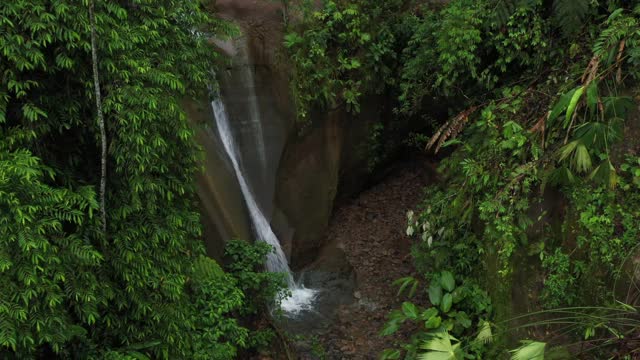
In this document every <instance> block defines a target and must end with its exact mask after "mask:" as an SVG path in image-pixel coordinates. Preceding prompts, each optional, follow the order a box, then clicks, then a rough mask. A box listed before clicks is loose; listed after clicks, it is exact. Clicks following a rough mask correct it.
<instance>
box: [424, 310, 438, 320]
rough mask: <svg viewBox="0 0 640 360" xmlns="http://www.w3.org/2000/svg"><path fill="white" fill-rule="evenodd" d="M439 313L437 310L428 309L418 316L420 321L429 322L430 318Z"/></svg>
mask: <svg viewBox="0 0 640 360" xmlns="http://www.w3.org/2000/svg"><path fill="white" fill-rule="evenodd" d="M438 313H439V311H438V309H436V308H434V307H432V308H428V309H427V310H425V311H423V312H422V314H421V315H420V318H421V319H422V320H429V319H431V318H432V317H434V316H436V315H438Z"/></svg>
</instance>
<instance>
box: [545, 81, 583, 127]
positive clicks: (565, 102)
mask: <svg viewBox="0 0 640 360" xmlns="http://www.w3.org/2000/svg"><path fill="white" fill-rule="evenodd" d="M576 90H577V89H573V90H571V91H569V92H568V93H566V94H563V95H562V96H560V99H558V102H557V103H556V104H555V106H554V107H553V108H552V109H551V111H550V112H549V116H548V120H549V124H552V123H553V120H555V119H556V118H557V117H559V116H560V114H562V113H563V112H565V111H566V110H567V107H568V106H569V102H571V98H572V97H573V94H575V92H576Z"/></svg>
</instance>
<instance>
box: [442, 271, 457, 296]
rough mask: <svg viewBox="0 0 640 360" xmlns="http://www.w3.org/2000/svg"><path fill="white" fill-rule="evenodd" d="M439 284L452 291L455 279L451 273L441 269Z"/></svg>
mask: <svg viewBox="0 0 640 360" xmlns="http://www.w3.org/2000/svg"><path fill="white" fill-rule="evenodd" d="M440 285H442V287H443V288H444V289H445V290H447V291H449V292H451V291H453V289H454V288H455V286H456V281H455V280H454V278H453V274H452V273H451V272H449V271H446V270H445V271H443V272H442V274H441V275H440Z"/></svg>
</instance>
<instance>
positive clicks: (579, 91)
mask: <svg viewBox="0 0 640 360" xmlns="http://www.w3.org/2000/svg"><path fill="white" fill-rule="evenodd" d="M583 93H584V86H580V87H578V88H577V89H576V92H575V93H574V94H573V96H572V97H571V101H570V102H569V106H568V107H567V113H566V115H565V119H564V121H565V123H564V127H565V128H566V127H567V126H569V124H570V123H571V117H572V116H573V113H574V112H575V110H576V107H577V106H578V102H579V101H580V99H581V98H582V94H583Z"/></svg>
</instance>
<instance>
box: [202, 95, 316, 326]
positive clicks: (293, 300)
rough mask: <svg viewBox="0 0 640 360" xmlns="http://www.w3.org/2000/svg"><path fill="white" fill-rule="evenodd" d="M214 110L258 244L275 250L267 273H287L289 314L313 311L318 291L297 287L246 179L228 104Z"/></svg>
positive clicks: (285, 302)
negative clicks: (313, 303)
mask: <svg viewBox="0 0 640 360" xmlns="http://www.w3.org/2000/svg"><path fill="white" fill-rule="evenodd" d="M211 107H212V109H213V114H214V116H215V120H216V127H217V128H218V133H219V135H220V139H221V141H222V144H223V145H224V149H225V151H226V152H227V154H228V155H229V159H230V160H231V163H232V165H233V170H234V171H235V174H236V177H237V178H238V183H239V184H240V190H241V191H242V194H243V196H244V200H245V202H246V204H247V208H248V209H249V215H250V217H251V221H252V223H253V228H254V231H255V235H256V236H257V238H258V240H260V241H264V242H266V243H267V244H269V245H271V246H273V248H274V249H275V251H274V252H272V253H270V254H269V255H268V257H267V262H266V267H267V270H268V271H271V272H280V273H284V274H285V277H286V281H287V285H288V287H289V290H290V291H291V296H289V297H288V298H286V299H284V300H283V301H282V304H281V307H282V309H283V310H284V311H285V312H287V313H293V314H295V313H298V312H300V311H302V310H305V309H309V308H310V307H311V303H312V302H313V300H314V298H315V295H316V291H315V290H312V289H307V288H305V287H304V286H302V285H301V284H298V283H296V282H295V280H294V279H293V274H292V273H291V269H290V268H289V264H288V263H287V258H286V257H285V255H284V252H283V251H282V247H281V246H280V242H279V241H278V238H277V237H276V235H275V234H274V233H273V230H272V229H271V225H270V224H269V221H267V218H266V217H265V215H264V213H263V212H262V210H261V209H260V207H259V206H258V203H257V202H256V198H255V196H254V194H253V191H252V190H251V188H250V187H249V183H248V182H247V179H245V177H244V173H243V169H242V162H241V160H242V159H241V158H240V155H239V151H238V148H237V146H236V142H235V139H234V137H233V133H232V132H231V127H230V125H229V116H228V115H227V111H226V109H225V106H224V103H223V102H222V100H221V99H216V100H213V101H212V102H211ZM256 135H257V136H259V137H261V136H262V134H256ZM261 150H263V149H261Z"/></svg>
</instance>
